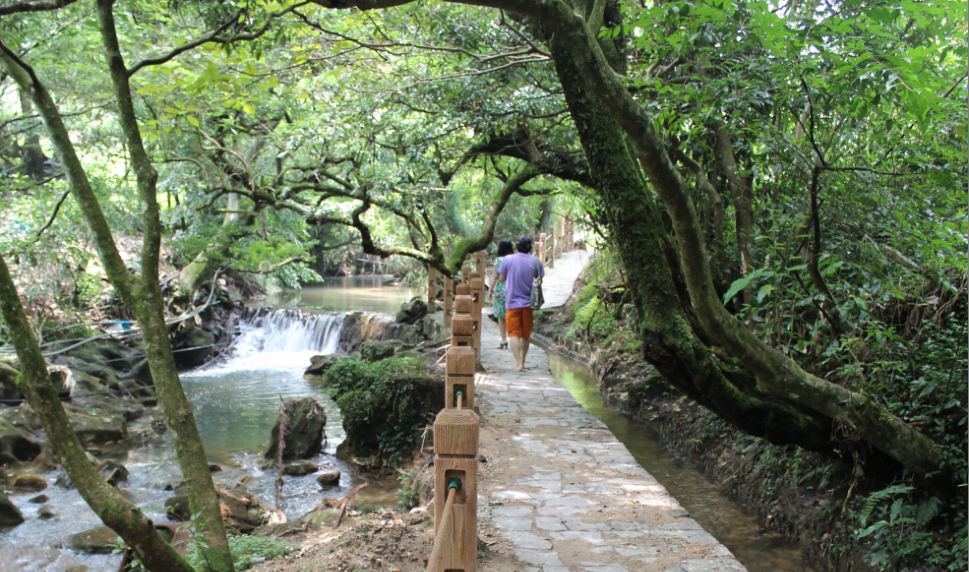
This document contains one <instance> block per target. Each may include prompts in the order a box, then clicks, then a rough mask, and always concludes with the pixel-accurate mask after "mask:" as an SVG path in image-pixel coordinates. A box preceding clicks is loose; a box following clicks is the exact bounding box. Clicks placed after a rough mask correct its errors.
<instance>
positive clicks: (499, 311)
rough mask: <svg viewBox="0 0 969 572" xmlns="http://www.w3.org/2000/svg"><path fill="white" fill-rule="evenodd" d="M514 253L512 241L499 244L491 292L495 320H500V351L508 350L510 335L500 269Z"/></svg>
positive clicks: (503, 284) (503, 241)
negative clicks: (507, 331)
mask: <svg viewBox="0 0 969 572" xmlns="http://www.w3.org/2000/svg"><path fill="white" fill-rule="evenodd" d="M514 253H515V247H514V246H512V245H511V241H510V240H502V241H501V242H499V243H498V255H497V257H496V258H495V275H494V276H493V277H492V280H491V283H492V284H493V285H494V286H493V287H492V290H491V303H492V306H493V310H494V316H495V319H496V320H498V335H499V336H501V342H500V343H499V344H498V349H499V350H503V349H506V348H508V335H507V333H506V332H505V283H504V282H502V281H500V280H498V268H499V267H500V266H501V261H502V260H504V259H505V257H506V256H508V255H510V254H514Z"/></svg>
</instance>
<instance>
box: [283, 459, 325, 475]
mask: <svg viewBox="0 0 969 572" xmlns="http://www.w3.org/2000/svg"><path fill="white" fill-rule="evenodd" d="M317 469H319V467H317V466H316V463H314V462H313V461H309V460H306V459H299V460H296V461H290V462H289V463H286V464H285V465H283V474H284V475H289V476H291V477H300V476H303V475H308V474H310V473H315V472H316V471H317Z"/></svg>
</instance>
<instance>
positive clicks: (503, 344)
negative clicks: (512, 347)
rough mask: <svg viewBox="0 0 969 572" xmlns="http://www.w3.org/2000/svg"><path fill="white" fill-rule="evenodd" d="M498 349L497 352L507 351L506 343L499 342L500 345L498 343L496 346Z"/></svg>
mask: <svg viewBox="0 0 969 572" xmlns="http://www.w3.org/2000/svg"><path fill="white" fill-rule="evenodd" d="M498 349H499V350H507V349H508V342H501V343H499V344H498Z"/></svg>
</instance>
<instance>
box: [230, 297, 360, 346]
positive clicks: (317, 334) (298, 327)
mask: <svg viewBox="0 0 969 572" xmlns="http://www.w3.org/2000/svg"><path fill="white" fill-rule="evenodd" d="M345 316H346V315H345V314H304V313H302V312H300V311H298V310H275V309H272V308H260V309H257V310H253V311H251V312H248V313H247V315H246V316H244V317H243V319H242V322H241V323H240V326H239V330H240V334H239V336H238V337H237V338H236V341H235V343H234V344H233V347H232V354H231V355H232V356H234V357H246V356H250V355H254V354H257V353H263V352H270V353H283V352H287V353H289V352H291V353H302V352H314V353H318V354H332V353H336V351H337V349H338V346H339V343H340V331H341V330H342V328H343V320H344V318H345Z"/></svg>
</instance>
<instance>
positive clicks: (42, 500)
mask: <svg viewBox="0 0 969 572" xmlns="http://www.w3.org/2000/svg"><path fill="white" fill-rule="evenodd" d="M49 500H50V498H49V497H48V496H47V495H37V496H35V497H30V499H29V500H27V502H31V503H34V504H44V503H45V502H47V501H49Z"/></svg>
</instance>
